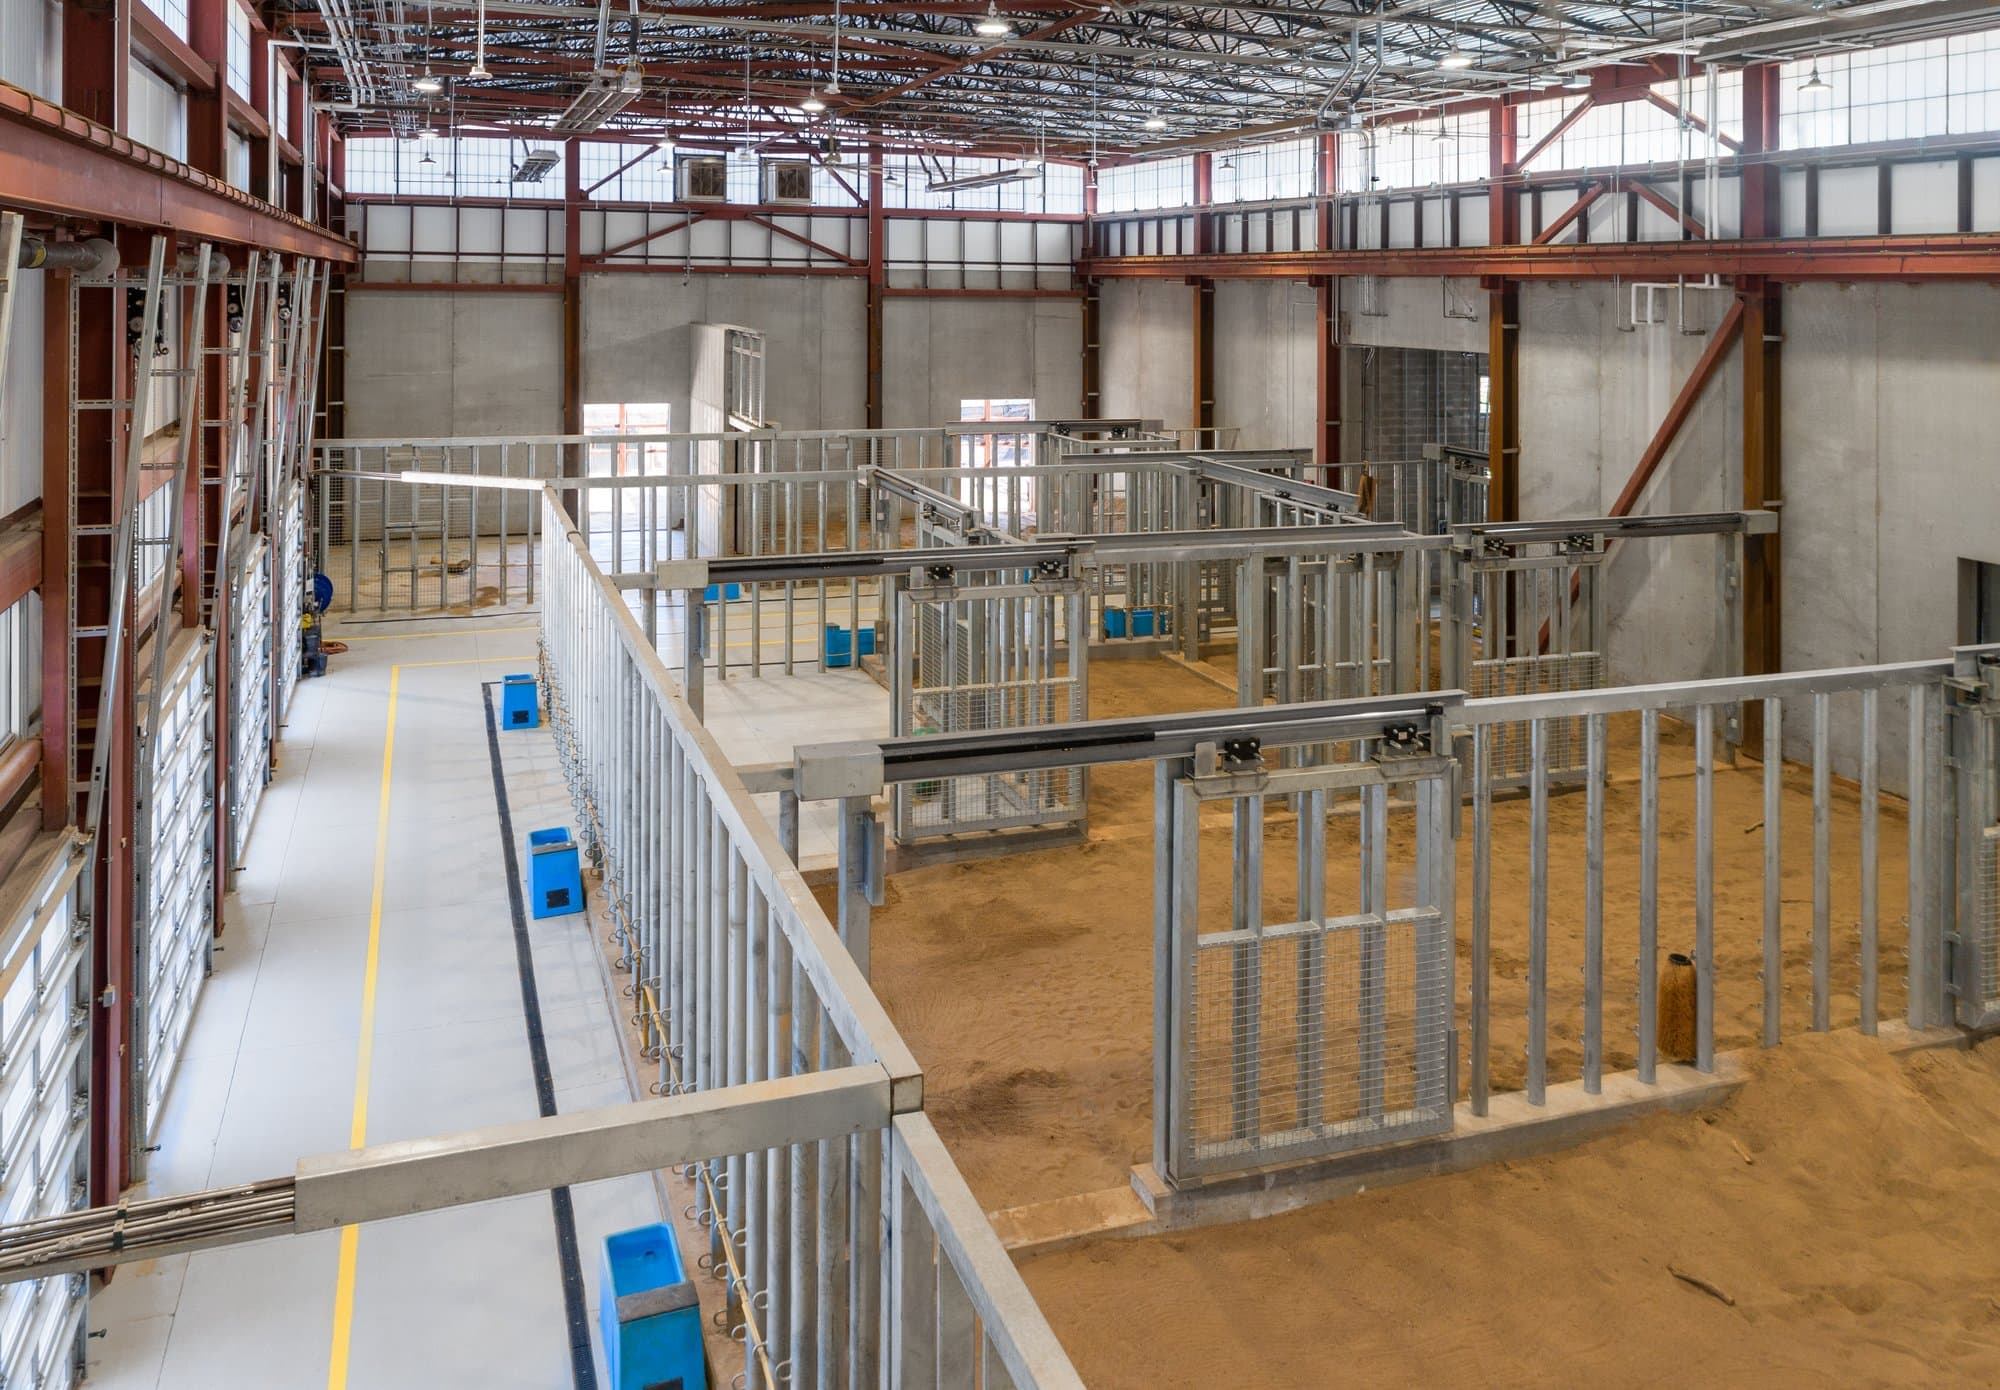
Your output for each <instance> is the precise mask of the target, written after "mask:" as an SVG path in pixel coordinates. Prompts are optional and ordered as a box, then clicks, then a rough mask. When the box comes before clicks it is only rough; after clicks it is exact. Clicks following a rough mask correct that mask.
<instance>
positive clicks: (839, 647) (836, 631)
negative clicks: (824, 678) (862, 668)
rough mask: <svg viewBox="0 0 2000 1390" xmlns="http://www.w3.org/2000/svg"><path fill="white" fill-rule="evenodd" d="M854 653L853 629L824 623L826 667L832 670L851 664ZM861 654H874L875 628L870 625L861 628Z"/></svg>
mask: <svg viewBox="0 0 2000 1390" xmlns="http://www.w3.org/2000/svg"><path fill="white" fill-rule="evenodd" d="M854 655H855V652H854V633H853V631H852V630H851V629H849V628H844V627H837V626H835V625H834V624H832V623H828V624H827V625H826V666H827V669H828V670H832V669H833V668H835V667H836V666H852V665H853V664H854ZM861 655H862V656H873V655H875V629H874V628H872V627H864V628H862V629H861Z"/></svg>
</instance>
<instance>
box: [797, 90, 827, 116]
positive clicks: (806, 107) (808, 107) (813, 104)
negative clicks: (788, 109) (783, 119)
mask: <svg viewBox="0 0 2000 1390" xmlns="http://www.w3.org/2000/svg"><path fill="white" fill-rule="evenodd" d="M799 110H801V111H803V112H805V113H806V114H807V115H808V116H817V115H818V114H819V113H820V112H822V111H824V110H826V103H825V102H823V101H821V100H820V99H819V93H818V92H807V93H806V99H805V100H804V101H802V102H800V103H799Z"/></svg>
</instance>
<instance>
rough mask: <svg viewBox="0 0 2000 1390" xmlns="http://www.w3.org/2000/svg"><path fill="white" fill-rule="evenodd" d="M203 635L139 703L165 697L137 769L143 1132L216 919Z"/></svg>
mask: <svg viewBox="0 0 2000 1390" xmlns="http://www.w3.org/2000/svg"><path fill="white" fill-rule="evenodd" d="M209 645H210V644H209V642H208V640H207V638H206V637H205V636H204V637H203V638H201V639H200V640H197V641H193V642H188V643H186V644H184V646H183V649H182V651H181V653H180V655H179V657H178V658H177V659H176V660H175V661H174V662H173V663H172V664H171V665H170V667H169V670H168V675H167V678H166V683H165V689H164V691H155V690H154V689H153V688H152V685H151V682H150V681H149V682H148V683H147V686H146V688H145V689H143V690H142V691H141V692H140V699H141V701H142V702H150V701H152V700H155V699H158V700H161V702H162V703H161V707H160V714H159V721H158V736H157V738H156V740H155V742H154V744H153V746H152V747H151V748H150V749H147V750H146V751H145V756H144V760H143V763H142V767H143V769H144V773H145V785H144V787H143V789H142V790H141V791H140V795H142V796H143V797H144V798H145V800H144V827H145V828H144V830H143V831H142V832H141V833H143V834H144V835H145V837H146V840H145V848H146V872H145V876H144V879H143V882H142V883H141V885H140V890H141V891H140V902H139V904H138V911H137V913H136V914H135V915H136V917H137V919H138V929H139V941H138V952H139V962H138V963H139V974H140V987H141V988H142V989H143V991H144V997H143V1004H142V1008H141V1011H140V1018H139V1034H140V1036H139V1057H138V1060H137V1064H136V1070H137V1072H138V1086H139V1094H140V1100H141V1104H142V1105H143V1107H144V1112H143V1113H144V1123H143V1125H142V1126H141V1132H142V1133H143V1134H145V1135H146V1136H147V1137H148V1138H150V1137H151V1136H152V1134H153V1133H154V1129H155V1127H156V1126H157V1125H158V1123H159V1115H160V1104H161V1102H162V1101H163V1100H164V1099H165V1097H166V1091H167V1083H168V1082H169V1081H170V1080H171V1079H172V1077H173V1071H174V1065H175V1063H176V1062H177V1061H178V1060H179V1058H180V1049H181V1044H182V1043H183V1042H184V1041H185V1040H186V1037H187V1030H188V1024H189V1023H190V1022H191V1021H192V1019H193V1016H194V1004H195V997H196V995H197V994H198V993H199V992H200V989H201V984H202V980H203V978H204V977H205V975H206V973H207V968H208V948H209V942H210V939H211V937H212V935H213V928H214V919H213V916H212V914H211V911H210V908H211V906H212V903H213V898H212V896H211V894H210V892H209V888H210V878H211V871H212V867H213V855H214V851H215V840H214V834H213V829H214V823H213V820H212V819H211V815H210V812H211V811H212V810H213V808H214V805H215V801H214V796H215V784H214V772H215V759H214V757H213V756H212V752H213V739H214V694H215V692H214V687H213V685H212V684H211V682H210V679H209V667H208V661H209Z"/></svg>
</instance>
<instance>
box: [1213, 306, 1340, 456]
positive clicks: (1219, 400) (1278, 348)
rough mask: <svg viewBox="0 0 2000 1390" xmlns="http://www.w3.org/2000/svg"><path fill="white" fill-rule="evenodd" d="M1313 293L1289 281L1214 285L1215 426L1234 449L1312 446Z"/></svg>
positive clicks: (1315, 317)
mask: <svg viewBox="0 0 2000 1390" xmlns="http://www.w3.org/2000/svg"><path fill="white" fill-rule="evenodd" d="M1317 298H1318V297H1317V295H1316V294H1315V293H1314V291H1313V289H1312V287H1311V286H1310V285H1304V284H1298V283H1295V282H1293V281H1290V280H1221V281H1217V282H1216V286H1215V340H1216V346H1217V352H1216V356H1215V423H1216V424H1217V425H1218V426H1220V427H1221V428H1223V429H1224V430H1231V429H1233V430H1234V431H1235V435H1234V443H1235V445H1236V447H1238V448H1243V449H1289V448H1299V447H1304V446H1307V445H1310V444H1311V443H1312V440H1313V409H1314V399H1315V390H1314V376H1315V373H1316V372H1317V369H1318V361H1317V356H1316V353H1315V351H1314V343H1313V334H1314V331H1315V325H1316V324H1317V322H1318V303H1317ZM1224 438H1225V440H1227V439H1228V438H1229V436H1228V435H1226V434H1225V436H1224Z"/></svg>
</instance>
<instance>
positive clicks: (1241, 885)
mask: <svg viewBox="0 0 2000 1390" xmlns="http://www.w3.org/2000/svg"><path fill="white" fill-rule="evenodd" d="M1230 751H1231V750H1230V748H1229V746H1228V745H1225V746H1224V747H1223V748H1222V750H1220V754H1219V756H1218V757H1217V758H1216V759H1214V760H1212V765H1211V766H1209V767H1208V768H1206V769H1203V768H1200V767H1199V766H1198V764H1199V763H1200V761H1201V759H1200V758H1199V757H1197V758H1196V759H1184V760H1163V761H1161V762H1160V763H1158V764H1157V769H1158V770H1157V779H1156V800H1157V813H1158V815H1157V819H1158V825H1159V830H1158V832H1157V833H1158V838H1157V841H1156V845H1157V851H1156V853H1157V861H1156V869H1155V894H1156V913H1157V920H1156V927H1157V936H1158V941H1157V945H1156V957H1155V971H1156V986H1155V988H1156V1002H1155V1019H1154V1023H1155V1036H1156V1038H1157V1040H1158V1041H1157V1044H1156V1046H1155V1049H1154V1058H1155V1061H1154V1067H1155V1080H1154V1132H1155V1144H1154V1147H1155V1164H1156V1166H1157V1167H1158V1168H1159V1170H1160V1172H1161V1173H1162V1174H1163V1175H1164V1176H1165V1177H1167V1178H1169V1179H1171V1180H1176V1181H1178V1180H1183V1179H1188V1178H1195V1177H1200V1176H1202V1175H1204V1174H1212V1173H1218V1172H1230V1171H1240V1170H1242V1169H1244V1168H1248V1167H1256V1166H1259V1165H1262V1164H1267V1163H1278V1162H1291V1161H1296V1160H1299V1159H1305V1158H1311V1157H1315V1156H1319V1155H1325V1154H1332V1153H1338V1152H1341V1151H1344V1150H1348V1149H1356V1148H1365V1147H1369V1146H1371V1145H1376V1144H1383V1143H1389V1142H1393V1141H1396V1140H1401V1139H1409V1138H1415V1137H1418V1136H1421V1135H1427V1134H1438V1133H1443V1132H1445V1131H1447V1130H1449V1129H1450V1128H1451V1123H1452V1101H1453V1094H1454V1080H1453V1076H1452V1071H1453V1067H1452V1055H1453V1051H1454V1045H1453V1040H1452V1038H1453V1035H1452V1026H1451V1017H1452V939H1453V938H1452V902H1453V894H1452V875H1453V847H1452V828H1453V811H1454V799H1455V796H1456V792H1455V786H1456V782H1455V773H1454V765H1453V763H1452V761H1451V760H1450V759H1449V758H1441V757H1434V756H1431V755H1429V754H1423V755H1413V756H1408V757H1401V756H1393V755H1391V756H1382V757H1378V758H1377V759H1375V760H1374V761H1370V762H1359V763H1351V764H1348V765H1345V766H1341V767H1319V768H1301V769H1290V770H1283V771H1266V770H1264V769H1263V768H1262V766H1261V765H1260V764H1259V763H1258V762H1257V753H1256V751H1255V749H1254V747H1252V748H1251V749H1249V750H1248V752H1247V754H1245V755H1244V756H1245V760H1244V761H1243V762H1241V763H1236V764H1232V762H1231V761H1230ZM1281 797H1288V798H1290V804H1291V805H1293V806H1295V807H1296V808H1297V812H1296V814H1297V820H1296V830H1295V833H1294V834H1293V836H1292V837H1291V843H1292V845H1293V848H1294V857H1295V861H1296V862H1295V865H1294V866H1293V867H1294V870H1295V872H1294V874H1292V875H1289V876H1283V877H1282V878H1280V879H1274V878H1273V877H1271V876H1269V875H1267V873H1266V864H1265V852H1266V849H1267V847H1268V846H1269V845H1272V844H1282V843H1283V842H1284V837H1283V836H1281V835H1277V834H1271V833H1270V831H1272V830H1275V829H1276V826H1275V825H1267V816H1271V815H1278V814H1282V811H1281V810H1274V809H1273V808H1282V807H1283V806H1284V805H1285V804H1286V803H1285V801H1283V800H1280V799H1279V798H1281ZM1218 811H1226V812H1227V820H1226V822H1225V821H1224V820H1222V819H1221V818H1220V817H1219V816H1218V815H1217V814H1216V813H1217V812H1218ZM1205 842H1206V843H1207V844H1208V845H1209V846H1210V848H1211V849H1212V850H1216V851H1219V850H1221V849H1223V848H1225V847H1226V849H1227V851H1228V857H1227V858H1226V859H1224V858H1223V856H1222V855H1221V854H1220V853H1211V854H1210V856H1209V865H1208V869H1209V872H1207V873H1205V872H1204V865H1203V855H1202V851H1203V847H1204V843H1205ZM1330 848H1332V849H1335V850H1337V851H1339V852H1338V853H1329V850H1330ZM1224 863H1226V864H1227V865H1228V866H1229V868H1228V870H1227V872H1226V873H1223V872H1218V871H1216V870H1217V869H1218V867H1219V866H1220V865H1221V864H1224ZM1279 881H1282V882H1284V883H1285V884H1286V885H1287V891H1286V892H1285V893H1284V895H1283V897H1282V899H1281V901H1283V903H1284V906H1283V907H1281V908H1280V910H1279V911H1278V913H1277V916H1278V919H1279V920H1277V921H1271V920H1269V916H1270V914H1269V913H1268V912H1267V908H1266V897H1267V894H1269V893H1270V892H1271V890H1272V887H1273V884H1274V883H1275V882H1279Z"/></svg>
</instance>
